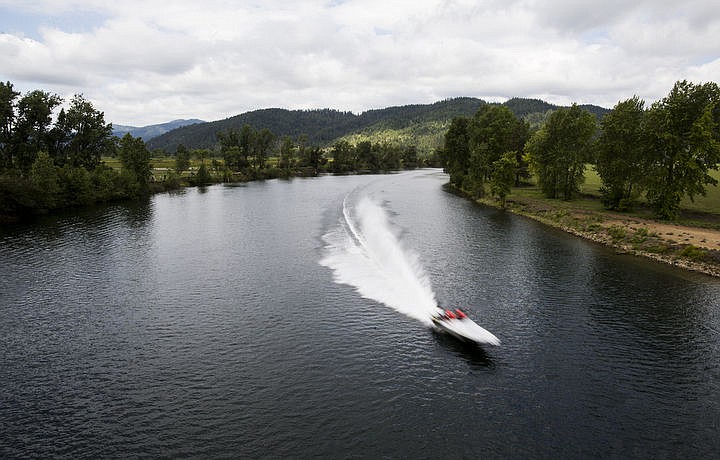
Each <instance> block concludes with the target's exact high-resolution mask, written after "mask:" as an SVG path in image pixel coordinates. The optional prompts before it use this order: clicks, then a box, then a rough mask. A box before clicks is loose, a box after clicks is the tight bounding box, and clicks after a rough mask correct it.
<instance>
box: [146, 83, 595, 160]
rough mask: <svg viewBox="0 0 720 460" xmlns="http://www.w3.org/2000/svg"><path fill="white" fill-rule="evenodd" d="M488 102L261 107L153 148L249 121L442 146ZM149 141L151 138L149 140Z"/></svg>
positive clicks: (169, 136)
mask: <svg viewBox="0 0 720 460" xmlns="http://www.w3.org/2000/svg"><path fill="white" fill-rule="evenodd" d="M484 104H487V102H485V101H484V100H482V99H477V98H471V97H460V98H453V99H446V100H444V101H439V102H435V103H434V104H415V105H405V106H400V107H388V108H385V109H377V110H368V111H366V112H363V113H361V114H360V115H356V114H354V113H352V112H340V111H337V110H331V109H321V110H286V109H262V110H255V111H252V112H246V113H243V114H241V115H236V116H234V117H230V118H226V119H224V120H218V121H212V122H207V123H199V124H194V125H190V126H184V127H181V128H177V129H174V130H172V131H168V132H166V133H165V134H162V135H160V136H157V137H154V138H152V139H150V140H149V142H147V145H148V147H149V148H150V149H162V150H165V151H166V152H171V153H172V152H175V150H176V149H177V146H178V145H180V144H182V145H184V146H185V147H187V148H190V149H195V148H213V147H214V146H215V145H216V144H217V133H218V132H221V131H228V130H230V129H237V130H240V129H241V128H242V127H243V126H244V125H250V126H252V127H253V128H255V129H263V128H267V129H269V130H270V131H272V132H273V134H275V135H276V136H278V137H282V136H290V137H291V138H293V139H296V138H297V137H298V136H300V135H301V134H305V135H307V136H308V142H309V143H310V144H313V145H320V146H329V145H332V144H333V143H334V142H335V141H337V140H340V139H343V140H348V141H350V142H353V143H356V142H358V141H362V140H372V141H373V142H383V141H387V142H394V143H399V144H405V145H415V146H417V147H418V149H419V150H420V151H421V152H426V153H427V152H430V151H432V150H433V149H435V148H436V147H438V146H440V145H442V142H443V137H444V135H445V132H446V131H447V128H448V126H449V124H450V122H451V121H452V119H453V118H455V117H458V116H464V117H470V116H473V115H474V114H475V113H476V112H477V111H478V109H479V108H480V107H481V106H482V105H484ZM503 105H506V106H507V107H508V108H510V110H512V111H513V113H515V115H516V116H517V117H519V118H523V119H525V120H527V121H528V123H530V125H531V126H532V127H538V126H540V125H541V124H542V123H543V122H544V120H545V119H546V118H547V116H548V115H549V114H550V113H551V112H552V111H553V110H556V109H557V108H558V107H559V106H557V105H553V104H549V103H547V102H544V101H541V100H539V99H522V98H513V99H510V100H508V101H507V102H505V103H504V104H503ZM581 107H583V108H585V109H587V110H588V111H590V112H591V113H594V114H595V115H596V116H598V117H602V116H603V115H604V114H605V113H606V112H608V110H607V109H604V108H602V107H598V106H592V105H582V106H581ZM146 141H147V139H146Z"/></svg>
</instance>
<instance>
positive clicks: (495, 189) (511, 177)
mask: <svg viewBox="0 0 720 460" xmlns="http://www.w3.org/2000/svg"><path fill="white" fill-rule="evenodd" d="M517 168H518V161H517V152H505V153H503V154H502V156H501V157H500V158H499V159H498V160H496V161H495V162H493V164H492V174H491V176H490V193H492V194H493V195H494V196H497V197H498V198H500V204H501V206H502V207H503V208H504V207H505V198H506V197H507V196H508V195H509V194H510V191H511V190H512V186H513V184H514V183H515V173H516V170H517Z"/></svg>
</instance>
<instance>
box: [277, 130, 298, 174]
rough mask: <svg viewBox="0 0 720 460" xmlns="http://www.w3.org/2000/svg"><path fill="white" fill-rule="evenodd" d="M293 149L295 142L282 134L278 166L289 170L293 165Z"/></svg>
mask: <svg viewBox="0 0 720 460" xmlns="http://www.w3.org/2000/svg"><path fill="white" fill-rule="evenodd" d="M294 150H295V143H294V142H293V141H292V139H291V138H290V136H283V138H282V140H281V141H280V159H279V161H278V167H280V168H282V169H284V170H285V171H289V170H290V168H291V167H292V166H293V152H294Z"/></svg>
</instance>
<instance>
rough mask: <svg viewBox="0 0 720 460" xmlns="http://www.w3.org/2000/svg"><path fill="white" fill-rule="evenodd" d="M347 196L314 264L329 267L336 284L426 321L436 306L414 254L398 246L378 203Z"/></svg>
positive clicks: (391, 228)
mask: <svg viewBox="0 0 720 460" xmlns="http://www.w3.org/2000/svg"><path fill="white" fill-rule="evenodd" d="M349 196H350V195H348V196H346V197H345V200H344V201H343V209H342V216H341V217H340V219H339V222H338V224H337V225H336V226H334V227H333V228H331V229H330V230H329V231H328V232H327V233H326V234H325V235H323V240H324V241H325V247H324V256H323V258H322V259H321V261H320V263H321V264H322V265H324V266H326V267H328V268H330V269H331V270H332V271H333V278H334V280H335V282H336V283H341V284H347V285H349V286H352V287H354V288H355V289H356V290H357V292H358V293H359V294H360V295H361V296H363V297H365V298H368V299H372V300H375V301H377V302H381V303H383V304H385V305H387V306H389V307H391V308H393V309H395V310H397V311H398V312H400V313H402V314H404V315H407V316H409V317H411V318H414V319H417V320H418V321H421V322H422V323H424V324H426V325H428V326H430V325H432V320H431V318H432V315H433V314H435V313H437V312H438V311H439V309H438V304H437V301H436V300H435V293H434V292H433V289H432V286H431V284H430V279H429V278H428V276H427V274H426V273H425V270H424V269H423V267H422V264H421V263H420V260H419V257H418V255H417V254H416V253H415V252H413V251H412V250H410V249H409V248H407V247H405V246H404V245H403V242H402V241H401V239H400V237H399V231H398V230H397V229H396V228H394V227H393V226H392V225H391V223H390V220H389V218H388V215H387V213H386V211H385V209H384V208H383V207H382V206H380V205H379V204H378V203H377V202H375V201H374V200H372V199H371V198H369V197H367V196H363V197H362V198H360V199H359V200H358V202H357V204H355V205H353V204H352V203H350V199H349Z"/></svg>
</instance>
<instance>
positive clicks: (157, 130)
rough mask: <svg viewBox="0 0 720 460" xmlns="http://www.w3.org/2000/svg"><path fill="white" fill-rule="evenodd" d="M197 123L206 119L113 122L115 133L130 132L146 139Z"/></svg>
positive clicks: (120, 135) (116, 134)
mask: <svg viewBox="0 0 720 460" xmlns="http://www.w3.org/2000/svg"><path fill="white" fill-rule="evenodd" d="M197 123H205V121H204V120H198V119H196V118H192V119H189V120H185V119H177V120H172V121H168V122H165V123H158V124H154V125H146V126H128V125H116V124H113V135H114V136H118V137H122V136H124V135H125V134H127V133H130V135H131V136H133V137H141V138H142V139H143V140H144V141H146V142H147V141H149V140H150V139H153V138H155V137H158V136H161V135H163V134H165V133H167V132H169V131H172V130H173V129H177V128H182V127H183V126H188V125H193V124H197Z"/></svg>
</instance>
